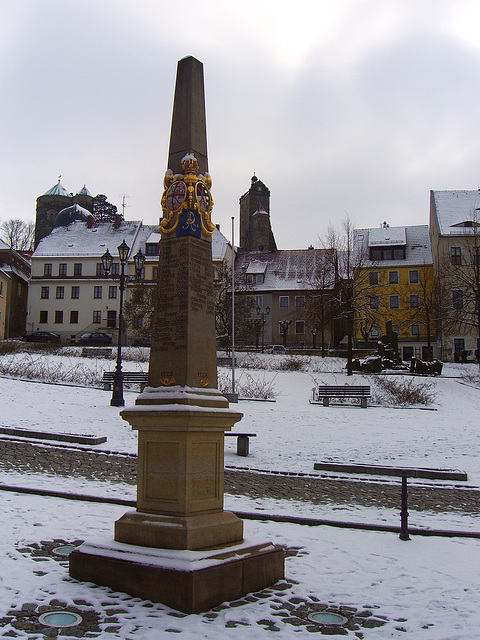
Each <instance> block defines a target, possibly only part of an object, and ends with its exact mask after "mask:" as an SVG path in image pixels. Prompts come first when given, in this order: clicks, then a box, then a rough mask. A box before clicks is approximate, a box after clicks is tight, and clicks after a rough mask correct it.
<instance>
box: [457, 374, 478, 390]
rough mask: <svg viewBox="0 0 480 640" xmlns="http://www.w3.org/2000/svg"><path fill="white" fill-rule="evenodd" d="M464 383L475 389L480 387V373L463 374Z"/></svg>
mask: <svg viewBox="0 0 480 640" xmlns="http://www.w3.org/2000/svg"><path fill="white" fill-rule="evenodd" d="M461 378H462V382H466V383H467V384H471V385H473V386H474V387H480V373H479V372H478V371H475V372H474V373H471V372H466V371H464V372H462V376H461Z"/></svg>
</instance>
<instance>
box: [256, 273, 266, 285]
mask: <svg viewBox="0 0 480 640" xmlns="http://www.w3.org/2000/svg"><path fill="white" fill-rule="evenodd" d="M263 281H264V275H263V273H257V275H256V276H255V282H256V284H263Z"/></svg>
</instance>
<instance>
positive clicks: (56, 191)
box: [43, 180, 72, 197]
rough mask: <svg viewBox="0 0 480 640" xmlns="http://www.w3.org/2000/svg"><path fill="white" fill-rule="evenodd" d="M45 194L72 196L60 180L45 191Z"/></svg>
mask: <svg viewBox="0 0 480 640" xmlns="http://www.w3.org/2000/svg"><path fill="white" fill-rule="evenodd" d="M43 195H44V196H69V197H71V196H72V194H71V193H70V192H69V191H67V190H66V189H65V187H63V186H62V185H61V184H60V180H59V181H58V182H57V184H56V185H54V186H53V187H52V188H51V189H49V190H48V191H45V193H44V194H43Z"/></svg>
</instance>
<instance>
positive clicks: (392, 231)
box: [368, 227, 407, 247]
mask: <svg viewBox="0 0 480 640" xmlns="http://www.w3.org/2000/svg"><path fill="white" fill-rule="evenodd" d="M406 243H407V232H406V228H405V227H380V228H378V229H369V230H368V246H369V247H374V246H389V245H396V246H399V245H405V244H406Z"/></svg>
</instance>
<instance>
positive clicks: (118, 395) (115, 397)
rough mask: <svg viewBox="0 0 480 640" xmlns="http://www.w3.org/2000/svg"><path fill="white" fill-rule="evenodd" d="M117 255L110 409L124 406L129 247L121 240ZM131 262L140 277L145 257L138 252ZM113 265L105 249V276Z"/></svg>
mask: <svg viewBox="0 0 480 640" xmlns="http://www.w3.org/2000/svg"><path fill="white" fill-rule="evenodd" d="M117 248H118V255H119V257H120V266H121V269H120V279H119V283H120V309H119V317H118V346H117V364H116V367H115V372H114V374H113V393H112V399H111V401H110V405H111V406H112V407H123V406H125V400H124V399H123V372H122V332H123V293H124V291H125V283H126V282H127V276H126V275H125V266H126V264H127V260H128V254H129V252H130V247H129V246H128V245H127V243H126V242H125V240H123V242H122V244H121V245H120V246H119V247H117ZM133 261H134V263H135V275H136V277H137V278H139V277H140V274H141V272H142V269H143V267H144V266H145V256H144V255H143V253H142V252H141V251H140V250H139V251H138V253H137V254H136V255H135V256H134V258H133ZM112 264H113V256H112V255H111V253H110V251H109V250H108V249H107V250H106V251H105V253H104V254H103V256H102V265H103V270H104V272H105V275H106V276H108V275H109V274H110V269H111V268H112Z"/></svg>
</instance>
